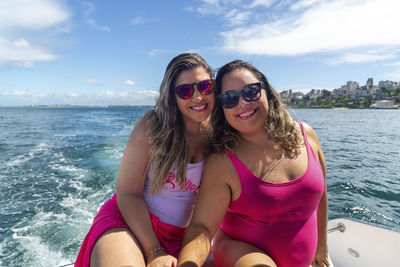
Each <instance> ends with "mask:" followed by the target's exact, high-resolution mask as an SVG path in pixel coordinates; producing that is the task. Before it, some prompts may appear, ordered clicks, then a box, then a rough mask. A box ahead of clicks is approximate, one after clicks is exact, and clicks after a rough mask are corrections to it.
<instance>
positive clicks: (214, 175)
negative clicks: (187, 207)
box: [178, 154, 236, 267]
mask: <svg viewBox="0 0 400 267" xmlns="http://www.w3.org/2000/svg"><path fill="white" fill-rule="evenodd" d="M232 169H233V166H232V164H231V163H230V162H229V159H228V161H227V157H226V156H224V155H220V154H215V155H211V156H210V157H209V158H208V160H207V163H206V166H205V169H204V172H203V178H202V182H201V186H200V192H199V195H198V199H197V202H196V207H195V210H194V214H193V217H192V219H191V222H190V224H189V227H188V228H187V230H186V233H185V237H184V239H183V243H182V249H181V251H180V255H179V259H178V266H185V267H192V266H202V264H203V263H204V261H205V260H206V258H207V256H208V253H209V251H210V244H211V240H212V238H213V237H214V235H215V233H216V231H217V230H218V227H219V225H220V223H221V221H222V219H223V217H224V215H225V212H226V210H227V208H228V206H229V203H230V201H231V191H232V189H231V188H232V187H231V182H230V179H232V178H230V177H231V175H232ZM233 171H234V170H233ZM233 174H236V172H235V173H233Z"/></svg>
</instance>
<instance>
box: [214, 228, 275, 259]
mask: <svg viewBox="0 0 400 267" xmlns="http://www.w3.org/2000/svg"><path fill="white" fill-rule="evenodd" d="M213 257H214V263H215V266H217V267H225V266H226V267H228V266H229V267H231V266H234V267H249V266H257V267H276V264H275V262H274V261H273V260H272V259H271V257H269V256H268V255H267V254H266V253H265V252H264V251H263V250H261V249H259V248H257V247H255V246H253V245H250V244H248V243H246V242H242V241H239V240H235V239H231V238H230V237H229V236H227V235H226V234H224V233H223V232H222V231H221V230H218V232H217V234H216V237H215V243H214V248H213Z"/></svg>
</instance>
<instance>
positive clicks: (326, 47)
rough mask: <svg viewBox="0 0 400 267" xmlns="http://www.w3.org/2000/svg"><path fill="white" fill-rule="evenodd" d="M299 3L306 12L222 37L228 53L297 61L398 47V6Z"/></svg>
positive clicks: (377, 0) (373, 0)
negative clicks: (316, 54)
mask: <svg viewBox="0 0 400 267" xmlns="http://www.w3.org/2000/svg"><path fill="white" fill-rule="evenodd" d="M301 3H302V5H303V7H304V10H303V11H302V12H298V10H297V11H296V12H294V13H293V14H292V13H290V12H289V13H288V14H283V15H281V16H280V17H279V19H276V20H274V21H272V22H266V23H261V24H251V25H246V26H243V27H237V28H234V29H232V30H229V31H225V32H222V33H221V36H222V38H223V42H224V45H223V47H224V49H225V50H227V51H230V52H238V53H243V54H253V55H281V56H282V55H283V56H295V55H302V54H307V53H314V52H332V51H342V50H346V49H353V48H360V49H362V48H366V47H371V46H372V47H382V46H398V45H400V35H399V34H397V33H398V25H400V16H399V14H400V1H397V0H385V1H382V0H363V1H361V0H360V1H355V0H347V1H345V0H332V1H319V2H317V1H311V0H310V1H302V2H301ZM306 7H307V8H306ZM298 8H299V6H298ZM298 8H297V9H298Z"/></svg>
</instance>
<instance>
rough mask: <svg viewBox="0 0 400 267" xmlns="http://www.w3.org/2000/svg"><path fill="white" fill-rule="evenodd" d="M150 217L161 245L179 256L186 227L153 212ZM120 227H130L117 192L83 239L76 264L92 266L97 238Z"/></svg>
mask: <svg viewBox="0 0 400 267" xmlns="http://www.w3.org/2000/svg"><path fill="white" fill-rule="evenodd" d="M150 219H151V224H152V225H153V230H154V233H155V234H156V236H157V239H158V241H159V242H160V245H161V246H162V247H163V248H164V249H165V250H166V251H167V253H169V254H170V255H172V256H174V257H176V258H177V257H178V255H179V250H180V248H181V243H182V239H183V236H184V234H185V230H186V228H181V227H176V226H174V225H170V224H167V223H164V222H161V221H160V220H159V219H158V217H157V216H155V215H153V214H150ZM118 227H122V228H128V225H127V224H126V223H125V221H124V219H123V218H122V214H121V212H120V211H119V209H118V204H117V194H116V193H114V195H113V196H112V198H111V199H109V200H108V201H107V202H105V203H104V204H103V206H102V207H101V208H100V210H99V213H98V214H97V216H96V217H95V218H94V220H93V224H92V226H91V227H90V229H89V232H88V234H87V235H86V237H85V239H84V240H83V243H82V246H81V249H80V251H79V254H78V257H77V259H76V261H75V265H74V266H76V267H88V266H90V255H91V254H92V250H93V247H94V244H95V243H96V241H97V239H98V238H99V237H100V236H101V235H102V234H103V233H105V232H106V231H108V230H110V229H113V228H118Z"/></svg>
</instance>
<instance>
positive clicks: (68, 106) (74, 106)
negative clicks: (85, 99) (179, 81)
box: [0, 104, 154, 109]
mask: <svg viewBox="0 0 400 267" xmlns="http://www.w3.org/2000/svg"><path fill="white" fill-rule="evenodd" d="M0 108H54V109H57V108H71V109H73V108H154V105H104V106H95V105H93V106H91V105H69V104H54V105H29V106H0Z"/></svg>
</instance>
